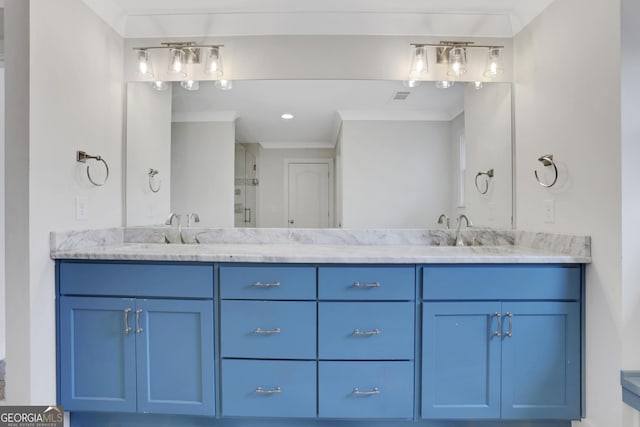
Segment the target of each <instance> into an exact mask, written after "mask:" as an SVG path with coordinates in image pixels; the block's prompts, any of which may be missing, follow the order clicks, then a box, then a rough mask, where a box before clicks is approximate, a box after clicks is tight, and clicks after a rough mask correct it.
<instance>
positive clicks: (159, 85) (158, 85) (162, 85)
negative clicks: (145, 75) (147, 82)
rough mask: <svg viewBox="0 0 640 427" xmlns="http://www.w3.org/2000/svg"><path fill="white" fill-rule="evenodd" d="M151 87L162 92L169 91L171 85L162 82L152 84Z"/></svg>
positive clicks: (157, 81)
mask: <svg viewBox="0 0 640 427" xmlns="http://www.w3.org/2000/svg"><path fill="white" fill-rule="evenodd" d="M151 87H152V88H154V89H155V90H157V91H160V92H162V91H163V90H167V89H169V85H168V84H167V82H163V81H161V80H156V81H154V82H151Z"/></svg>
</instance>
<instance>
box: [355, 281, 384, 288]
mask: <svg viewBox="0 0 640 427" xmlns="http://www.w3.org/2000/svg"><path fill="white" fill-rule="evenodd" d="M353 287H354V288H379V287H380V283H379V282H373V283H360V282H355V283H354V284H353Z"/></svg>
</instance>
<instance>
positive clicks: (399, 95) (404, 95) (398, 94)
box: [391, 91, 411, 101]
mask: <svg viewBox="0 0 640 427" xmlns="http://www.w3.org/2000/svg"><path fill="white" fill-rule="evenodd" d="M409 95H411V92H407V91H402V92H396V93H395V94H393V98H391V99H393V100H394V101H404V100H405V99H407V97H408V96H409Z"/></svg>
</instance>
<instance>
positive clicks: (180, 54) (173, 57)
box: [169, 48, 187, 77]
mask: <svg viewBox="0 0 640 427" xmlns="http://www.w3.org/2000/svg"><path fill="white" fill-rule="evenodd" d="M184 61H185V60H184V51H183V50H182V49H178V48H171V49H169V73H171V74H177V75H179V76H182V77H186V75H187V73H186V72H185V70H184V67H185V65H184Z"/></svg>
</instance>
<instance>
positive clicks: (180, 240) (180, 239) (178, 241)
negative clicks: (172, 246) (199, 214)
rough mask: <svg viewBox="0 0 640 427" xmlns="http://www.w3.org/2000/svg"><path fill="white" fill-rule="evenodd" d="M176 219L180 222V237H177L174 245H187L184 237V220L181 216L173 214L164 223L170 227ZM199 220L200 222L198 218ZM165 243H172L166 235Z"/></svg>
mask: <svg viewBox="0 0 640 427" xmlns="http://www.w3.org/2000/svg"><path fill="white" fill-rule="evenodd" d="M174 218H176V219H177V220H178V235H177V237H176V239H175V240H176V242H174V243H186V242H185V241H184V238H183V237H182V219H181V216H180V215H178V214H177V213H175V212H171V213H170V214H169V217H168V218H167V220H166V221H165V222H164V224H165V225H169V226H171V225H173V220H174ZM198 220H200V218H198ZM164 241H165V243H170V241H169V239H168V238H167V236H166V235H165V236H164Z"/></svg>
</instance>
